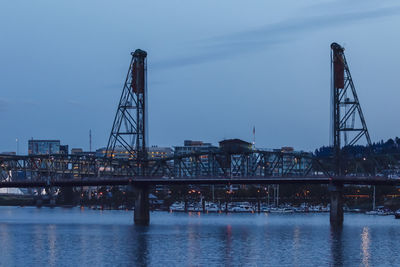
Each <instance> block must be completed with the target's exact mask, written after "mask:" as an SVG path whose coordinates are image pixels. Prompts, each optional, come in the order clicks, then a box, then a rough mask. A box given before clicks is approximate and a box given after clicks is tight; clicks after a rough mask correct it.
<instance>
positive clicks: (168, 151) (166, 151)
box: [147, 146, 174, 159]
mask: <svg viewBox="0 0 400 267" xmlns="http://www.w3.org/2000/svg"><path fill="white" fill-rule="evenodd" d="M147 153H148V158H149V159H163V158H168V157H171V156H173V155H174V152H173V150H172V148H170V147H158V146H152V147H149V148H148V152H147Z"/></svg>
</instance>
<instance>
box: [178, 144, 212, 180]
mask: <svg viewBox="0 0 400 267" xmlns="http://www.w3.org/2000/svg"><path fill="white" fill-rule="evenodd" d="M174 148H175V151H174V154H175V156H182V155H190V154H194V153H204V155H201V156H200V160H201V163H202V165H203V167H204V168H202V171H205V170H207V169H209V168H212V165H210V163H211V162H212V161H210V160H209V156H208V155H207V153H209V152H213V151H218V147H216V146H213V145H212V144H211V143H204V142H203V141H192V140H185V141H184V142H183V146H175V147H174ZM182 160H183V163H184V165H185V166H186V167H187V168H189V169H194V168H195V165H196V163H195V162H194V161H193V159H192V158H191V157H186V158H183V159H182ZM190 175H191V174H190V172H187V170H185V169H179V173H178V176H190ZM200 175H207V172H205V173H200Z"/></svg>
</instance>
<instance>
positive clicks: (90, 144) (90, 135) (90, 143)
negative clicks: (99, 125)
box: [89, 129, 92, 152]
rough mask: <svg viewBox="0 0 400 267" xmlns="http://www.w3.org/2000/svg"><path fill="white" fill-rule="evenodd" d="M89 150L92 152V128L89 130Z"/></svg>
mask: <svg viewBox="0 0 400 267" xmlns="http://www.w3.org/2000/svg"><path fill="white" fill-rule="evenodd" d="M89 152H92V129H90V130H89Z"/></svg>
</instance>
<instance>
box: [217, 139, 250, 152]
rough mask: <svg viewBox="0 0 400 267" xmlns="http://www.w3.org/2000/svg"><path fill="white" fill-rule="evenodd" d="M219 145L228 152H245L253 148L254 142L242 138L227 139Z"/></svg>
mask: <svg viewBox="0 0 400 267" xmlns="http://www.w3.org/2000/svg"><path fill="white" fill-rule="evenodd" d="M219 147H220V148H221V150H222V151H224V152H226V153H229V154H240V153H243V152H249V151H250V150H251V149H252V144H251V143H249V142H246V141H243V140H240V139H227V140H223V141H220V142H219Z"/></svg>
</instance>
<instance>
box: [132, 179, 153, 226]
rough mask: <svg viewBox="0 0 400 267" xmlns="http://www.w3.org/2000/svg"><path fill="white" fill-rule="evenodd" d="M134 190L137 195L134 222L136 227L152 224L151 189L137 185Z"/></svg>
mask: <svg viewBox="0 0 400 267" xmlns="http://www.w3.org/2000/svg"><path fill="white" fill-rule="evenodd" d="M133 190H134V192H135V195H136V200H135V211H134V216H133V217H134V222H135V224H136V225H149V223H150V207H149V206H150V202H149V187H148V186H147V185H135V186H134V187H133Z"/></svg>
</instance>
